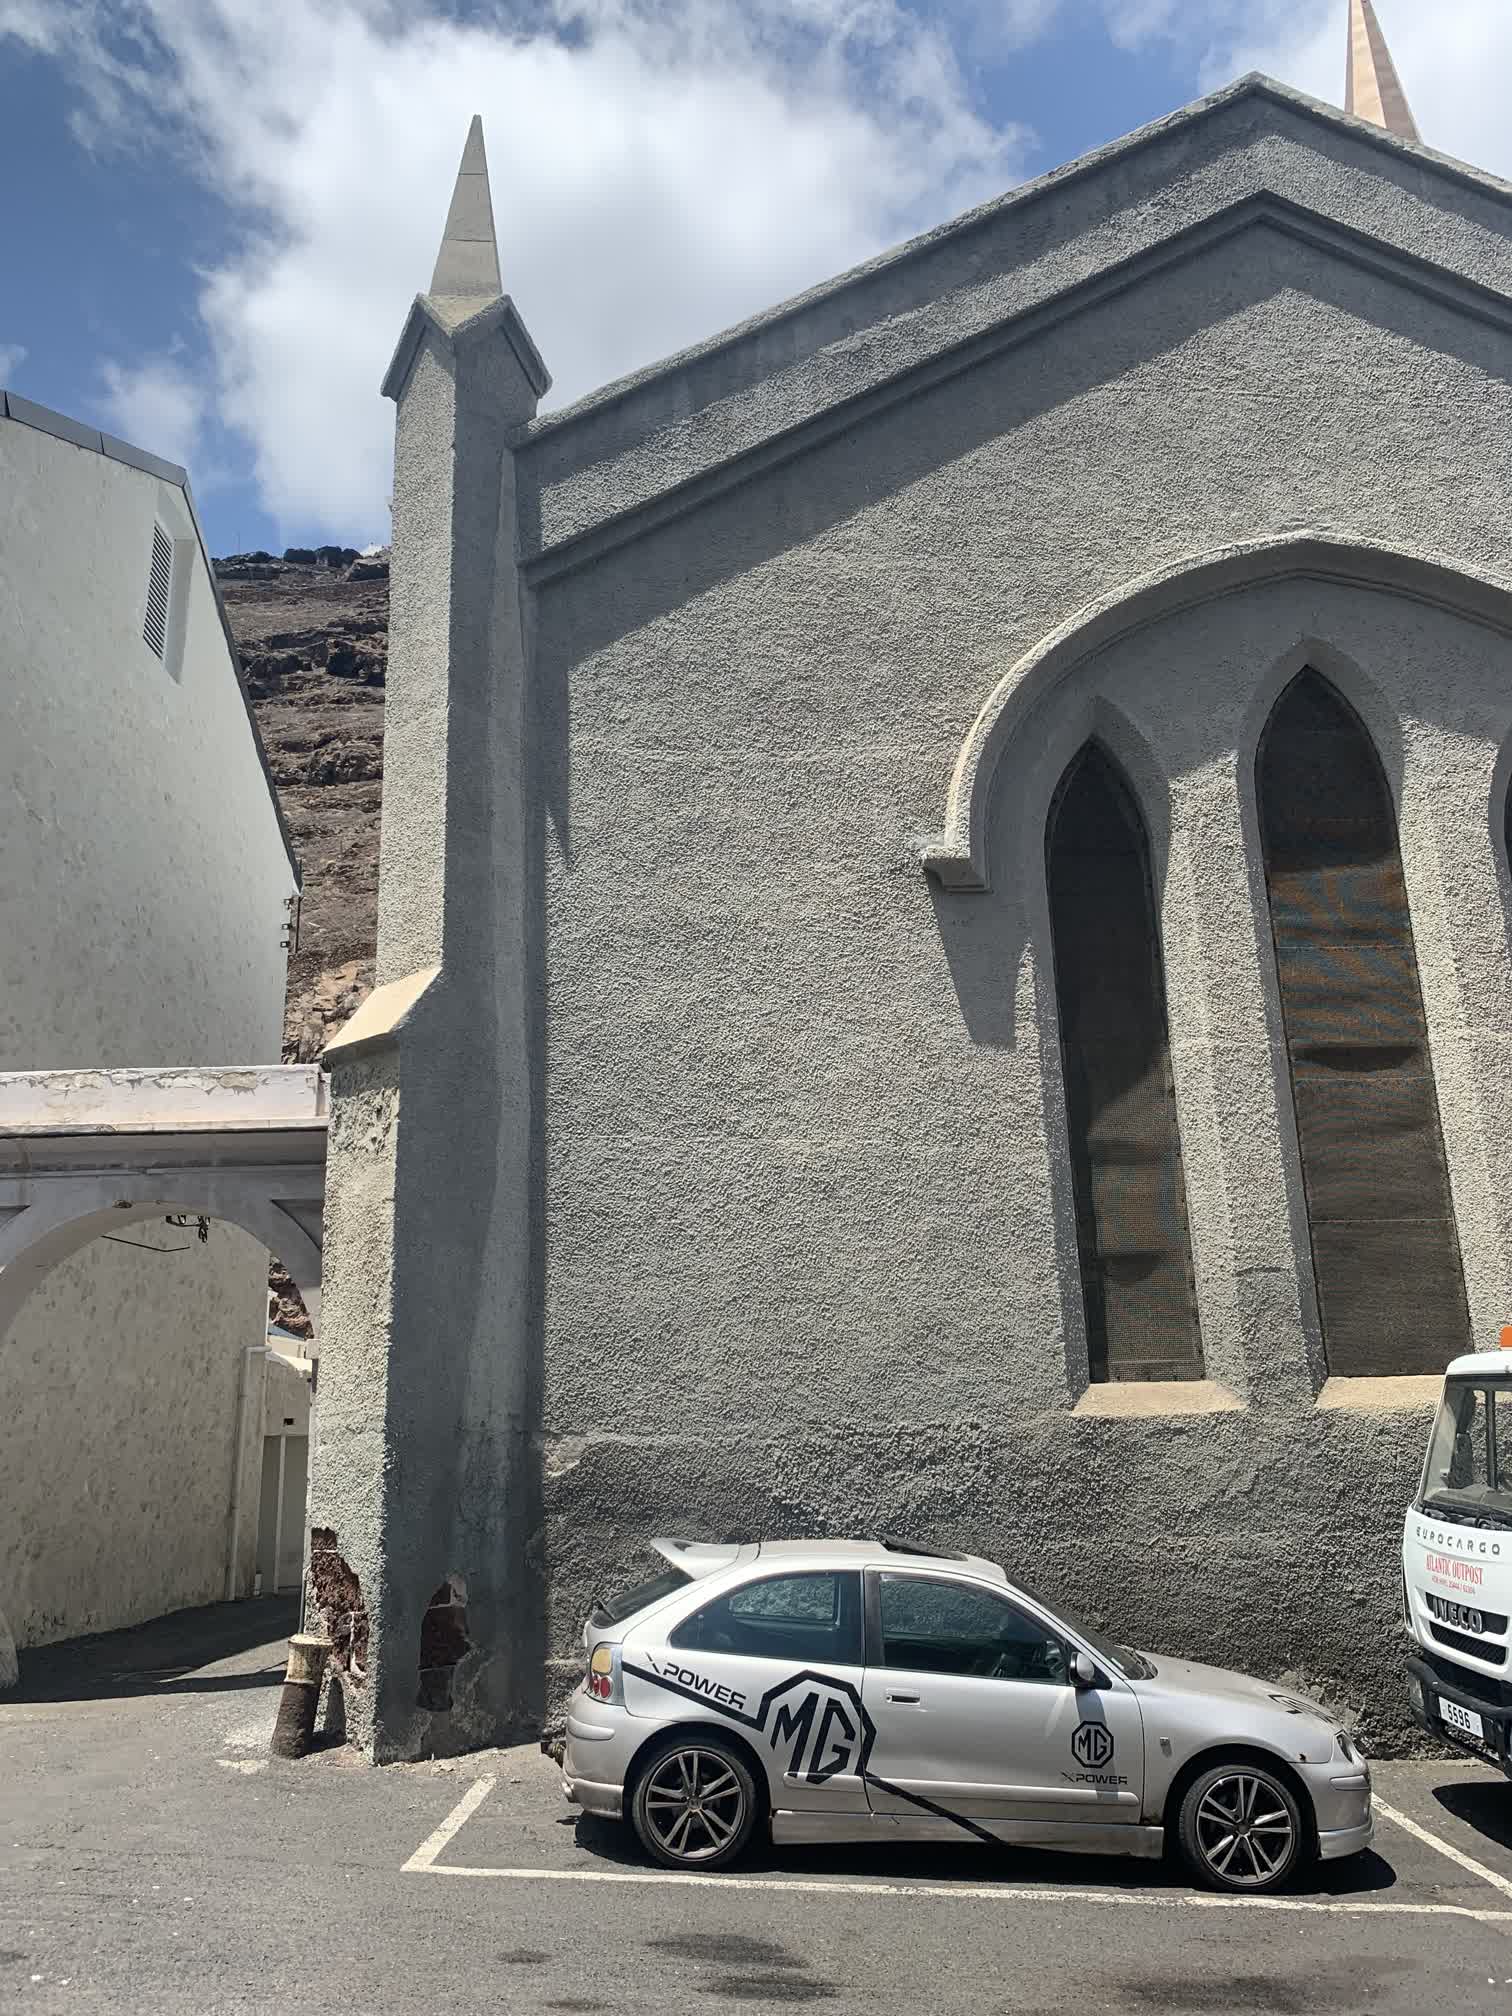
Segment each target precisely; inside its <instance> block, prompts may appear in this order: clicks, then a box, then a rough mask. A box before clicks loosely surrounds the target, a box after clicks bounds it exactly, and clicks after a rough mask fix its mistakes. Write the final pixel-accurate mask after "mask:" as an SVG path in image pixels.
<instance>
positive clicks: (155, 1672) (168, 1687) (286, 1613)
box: [0, 1594, 299, 1706]
mask: <svg viewBox="0 0 1512 2016" xmlns="http://www.w3.org/2000/svg"><path fill="white" fill-rule="evenodd" d="M298 1624H299V1597H298V1595H297V1594H294V1595H289V1596H254V1597H249V1598H248V1599H247V1601H245V1602H243V1603H208V1604H205V1605H204V1606H203V1607H202V1608H200V1609H197V1610H177V1611H175V1612H174V1614H173V1615H172V1616H171V1617H156V1618H154V1619H153V1620H152V1622H151V1623H150V1624H134V1625H132V1626H131V1627H130V1628H129V1629H127V1630H125V1631H102V1632H99V1633H97V1634H96V1635H95V1636H94V1637H91V1638H68V1639H64V1640H63V1641H62V1642H61V1643H60V1644H57V1645H37V1646H34V1647H32V1648H31V1649H30V1650H27V1651H24V1652H22V1653H21V1654H20V1655H19V1660H18V1663H19V1665H20V1669H21V1673H20V1684H19V1685H18V1686H16V1687H14V1688H12V1689H11V1690H10V1691H9V1692H8V1693H6V1694H3V1695H0V1706H3V1705H4V1704H5V1703H7V1702H12V1701H16V1702H28V1701H30V1702H38V1701H109V1700H124V1699H127V1698H129V1697H131V1696H133V1695H140V1694H158V1695H164V1694H167V1695H191V1694H222V1693H233V1692H236V1691H238V1690H240V1689H243V1688H248V1687H266V1686H268V1685H270V1684H271V1682H272V1681H273V1680H276V1679H281V1678H282V1675H283V1671H284V1664H285V1659H284V1652H283V1648H282V1646H281V1645H280V1646H278V1647H277V1652H276V1659H275V1663H270V1664H264V1665H261V1666H259V1667H258V1669H257V1670H256V1671H254V1672H250V1673H248V1672H243V1673H206V1672H204V1671H203V1670H202V1669H203V1668H205V1667H207V1666H214V1665H217V1664H219V1663H220V1662H221V1661H222V1660H225V1659H234V1658H235V1657H237V1655H238V1654H240V1653H243V1652H251V1651H254V1650H256V1649H257V1648H258V1647H259V1646H264V1645H266V1646H269V1647H270V1648H272V1647H273V1646H274V1645H275V1644H276V1642H277V1641H278V1640H280V1639H284V1638H287V1637H288V1636H289V1635H290V1633H291V1632H293V1631H294V1630H296V1629H297V1628H298Z"/></svg>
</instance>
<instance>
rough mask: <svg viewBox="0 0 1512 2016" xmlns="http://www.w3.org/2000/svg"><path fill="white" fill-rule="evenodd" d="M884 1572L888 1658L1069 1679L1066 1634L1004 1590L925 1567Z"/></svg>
mask: <svg viewBox="0 0 1512 2016" xmlns="http://www.w3.org/2000/svg"><path fill="white" fill-rule="evenodd" d="M880 1579H881V1584H882V1587H881V1592H880V1594H881V1612H882V1664H883V1665H884V1666H893V1667H900V1668H903V1669H905V1670H906V1671H908V1672H910V1673H952V1674H959V1675H963V1676H967V1677H970V1678H974V1679H979V1680H1042V1681H1045V1682H1047V1683H1048V1684H1049V1685H1051V1686H1059V1687H1063V1686H1065V1685H1067V1684H1068V1677H1067V1664H1066V1649H1065V1646H1064V1645H1063V1644H1062V1643H1061V1640H1060V1639H1059V1638H1058V1637H1057V1636H1056V1635H1055V1633H1054V1632H1052V1631H1049V1630H1047V1629H1046V1627H1045V1626H1044V1625H1043V1624H1040V1623H1038V1622H1036V1620H1035V1619H1034V1618H1033V1617H1030V1616H1027V1615H1026V1614H1025V1613H1024V1612H1023V1611H1022V1610H1020V1609H1018V1608H1017V1606H1016V1605H1015V1604H1012V1603H1010V1602H1009V1601H1008V1600H1007V1598H1006V1597H1003V1596H995V1595H994V1594H993V1593H992V1591H991V1590H989V1589H973V1588H969V1587H967V1586H966V1585H964V1584H962V1583H950V1582H934V1581H930V1580H928V1579H927V1578H926V1577H924V1576H922V1575H883V1576H882V1577H881V1578H880Z"/></svg>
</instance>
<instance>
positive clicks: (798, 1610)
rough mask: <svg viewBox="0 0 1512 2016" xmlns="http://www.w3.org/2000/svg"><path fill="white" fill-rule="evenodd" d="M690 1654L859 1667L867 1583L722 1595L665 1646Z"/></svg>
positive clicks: (766, 1585) (794, 1583)
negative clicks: (726, 1654) (727, 1654)
mask: <svg viewBox="0 0 1512 2016" xmlns="http://www.w3.org/2000/svg"><path fill="white" fill-rule="evenodd" d="M667 1642H668V1644H669V1645H672V1646H675V1647H676V1648H677V1649H678V1650H679V1651H684V1652H733V1653H735V1654H736V1655H737V1656H738V1657H741V1658H745V1659H782V1660H785V1661H788V1662H790V1663H792V1664H794V1665H800V1666H808V1665H812V1664H814V1663H815V1662H816V1661H817V1662H818V1663H819V1664H821V1665H826V1666H859V1665H860V1664H861V1663H862V1658H861V1577H860V1575H859V1574H858V1573H854V1572H852V1571H850V1570H845V1571H843V1572H841V1573H839V1574H812V1575H773V1576H769V1577H767V1578H766V1580H764V1581H761V1582H747V1583H745V1584H743V1586H742V1587H741V1588H739V1589H732V1590H731V1591H730V1592H729V1594H728V1595H726V1596H716V1597H715V1598H714V1600H713V1602H712V1603H705V1605H704V1606H703V1608H702V1609H701V1610H695V1611H694V1612H693V1615H692V1616H691V1617H685V1618H684V1619H683V1621H682V1623H681V1624H679V1625H678V1627H677V1629H676V1630H675V1631H674V1632H673V1633H672V1635H671V1637H670V1638H669V1639H668V1640H667Z"/></svg>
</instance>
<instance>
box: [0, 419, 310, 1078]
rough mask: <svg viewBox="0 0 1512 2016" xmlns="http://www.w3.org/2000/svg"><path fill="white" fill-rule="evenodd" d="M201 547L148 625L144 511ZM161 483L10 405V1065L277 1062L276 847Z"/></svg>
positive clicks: (239, 712)
mask: <svg viewBox="0 0 1512 2016" xmlns="http://www.w3.org/2000/svg"><path fill="white" fill-rule="evenodd" d="M155 517H162V518H163V520H164V523H165V526H166V527H167V529H168V530H169V531H170V532H171V533H173V534H174V535H175V536H176V537H178V536H180V535H182V534H183V533H184V532H186V531H187V532H188V533H189V534H190V538H189V539H188V540H181V543H180V544H179V547H178V551H179V553H180V554H181V555H182V556H184V557H186V558H187V559H188V560H189V562H190V563H191V565H192V573H191V575H190V579H189V587H188V598H187V610H186V623H185V636H184V653H183V665H182V671H181V675H180V676H179V677H178V678H175V677H173V676H172V674H171V673H170V672H169V670H168V669H167V667H166V666H165V665H164V664H163V663H162V662H161V661H160V660H158V659H157V658H156V657H154V656H153V654H152V652H151V651H150V650H149V648H148V646H147V645H146V643H145V642H144V641H143V638H142V616H143V611H144V609H145V606H146V594H147V574H148V563H149V561H150V559H151V553H152V527H153V521H154V518H155ZM192 532H193V527H192V521H191V520H190V518H189V515H188V512H187V509H186V507H185V505H184V500H183V495H182V493H181V492H180V491H178V490H176V489H174V488H173V487H172V486H171V485H169V484H166V483H161V482H159V481H158V480H157V479H156V478H155V477H152V476H148V475H145V474H144V473H142V472H141V471H140V470H136V469H131V468H128V467H127V466H126V465H125V464H123V463H119V462H114V461H111V460H109V459H108V458H107V457H105V456H103V455H98V454H94V453H92V452H90V451H89V450H88V449H83V448H75V447H73V446H72V445H71V444H70V443H68V442H65V441H59V440H56V439H55V438H54V437H52V436H51V435H48V434H44V433H42V432H40V431H39V430H38V429H36V428H34V427H28V426H23V425H22V424H20V423H19V422H17V421H14V420H0V671H3V678H0V844H3V849H4V861H5V873H4V876H3V877H0V1070H5V1071H21V1070H54V1069H59V1068H67V1067H69V1066H84V1065H94V1064H105V1065H111V1064H195V1063H216V1064H254V1063H276V1062H277V1060H278V1054H279V1043H280V1032H281V1025H282V1016H283V994H284V964H285V962H284V956H283V953H282V952H281V951H280V949H279V939H280V936H281V933H282V929H283V923H284V912H283V902H284V899H285V898H286V897H287V896H288V895H290V894H291V893H292V891H293V887H294V879H293V875H292V872H291V870H290V868H289V865H288V862H287V860H286V858H285V855H284V849H283V844H282V841H281V839H280V837H279V833H278V827H277V823H276V820H275V816H274V812H273V806H272V801H271V799H270V797H269V794H268V787H267V784H266V782H265V781H264V777H263V773H262V768H261V765H260V764H259V762H258V760H257V755H256V751H255V748H254V746H253V740H252V730H251V727H250V725H249V723H248V720H247V715H246V710H245V707H244V705H243V702H242V699H241V696H240V694H239V692H238V690H237V685H236V680H235V678H234V676H233V673H232V669H231V665H230V662H229V656H228V652H227V647H226V643H225V640H224V637H223V634H222V631H221V627H220V620H219V617H218V614H217V611H216V607H215V598H214V593H213V590H212V587H211V583H210V578H209V573H208V569H207V567H206V563H205V560H204V557H203V556H202V555H201V554H200V553H199V552H198V550H197V547H196V545H195V544H194V543H193V540H192Z"/></svg>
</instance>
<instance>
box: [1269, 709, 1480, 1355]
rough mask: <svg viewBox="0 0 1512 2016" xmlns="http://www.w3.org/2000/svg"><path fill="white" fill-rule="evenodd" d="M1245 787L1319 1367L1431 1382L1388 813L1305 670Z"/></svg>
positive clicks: (1444, 1278) (1378, 785)
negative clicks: (1249, 789) (1258, 865)
mask: <svg viewBox="0 0 1512 2016" xmlns="http://www.w3.org/2000/svg"><path fill="white" fill-rule="evenodd" d="M1256 786H1257V792H1258V797H1259V805H1260V831H1261V836H1262V841H1263V845H1264V852H1265V880H1266V889H1267V892H1268V895H1269V898H1270V915H1271V931H1272V935H1273V937H1274V940H1275V947H1276V972H1277V977H1278V979H1279V981H1280V989H1281V1010H1282V1017H1283V1020H1284V1022H1285V1027H1286V1055H1287V1064H1288V1067H1289V1069H1290V1072H1291V1083H1292V1098H1293V1104H1294V1106H1295V1108H1296V1115H1297V1142H1298V1147H1299V1150H1300V1153H1301V1161H1302V1181H1303V1187H1304V1191H1305V1194H1306V1200H1307V1222H1308V1231H1309V1235H1310V1237H1311V1241H1312V1259H1313V1272H1314V1275H1315V1277H1316V1280H1317V1288H1318V1314H1319V1318H1320V1321H1321V1323H1322V1328H1323V1344H1324V1349H1325V1351H1326V1354H1327V1359H1328V1368H1329V1370H1330V1371H1331V1372H1333V1373H1336V1374H1338V1375H1340V1376H1349V1375H1356V1376H1358V1375H1361V1374H1371V1373H1375V1374H1388V1373H1404V1372H1436V1371H1438V1370H1440V1369H1441V1368H1442V1366H1443V1364H1444V1361H1445V1359H1447V1358H1452V1357H1454V1356H1455V1355H1456V1353H1458V1352H1461V1351H1464V1350H1466V1349H1468V1346H1469V1335H1470V1319H1469V1312H1468V1310H1467V1307H1466V1303H1465V1283H1464V1275H1463V1272H1462V1269H1461V1266H1460V1252H1459V1239H1458V1236H1457V1234H1456V1231H1455V1225H1454V1211H1453V1206H1452V1204H1451V1202H1450V1196H1449V1177H1448V1170H1447V1168H1446V1165H1445V1162H1444V1143H1443V1137H1442V1134H1441V1133H1440V1129H1439V1113H1438V1100H1437V1097H1436V1094H1435V1091H1434V1084H1433V1068H1432V1064H1431V1063H1430V1060H1429V1055H1428V1031H1427V1026H1426V1023H1425V1021H1424V1018H1423V1000H1422V994H1421V991H1420V989H1419V985H1418V967H1417V953H1416V949H1415V947H1414V944H1413V937H1412V920H1411V917H1410V916H1409V914H1408V910H1407V891H1406V885H1405V883H1404V881H1403V878H1402V858H1401V853H1400V851H1399V849H1398V846H1397V829H1396V814H1395V811H1394V809H1393V806H1392V802H1391V793H1390V791H1389V789H1388V788H1387V784H1386V778H1385V774H1384V773H1383V771H1382V769H1381V765H1380V762H1379V760H1378V758H1377V756H1376V752H1375V748H1374V746H1373V744H1372V743H1371V740H1370V737H1369V736H1368V735H1367V734H1366V732H1365V726H1364V723H1363V722H1362V721H1361V720H1360V718H1359V716H1358V715H1357V714H1356V713H1355V712H1354V710H1353V709H1352V708H1351V707H1350V706H1348V705H1347V703H1346V702H1345V701H1344V700H1343V698H1342V697H1341V696H1340V695H1339V694H1338V693H1337V692H1336V691H1335V690H1334V688H1333V687H1332V686H1330V685H1329V683H1328V681H1327V680H1326V679H1324V678H1322V677H1321V676H1320V675H1319V674H1318V673H1316V672H1314V671H1311V670H1309V671H1305V672H1303V673H1301V674H1300V675H1299V677H1297V678H1296V679H1294V680H1293V681H1292V683H1291V685H1290V686H1288V687H1287V689H1286V691H1285V692H1284V693H1283V694H1282V695H1281V698H1280V699H1279V700H1278V701H1277V702H1276V706H1275V709H1274V711H1273V712H1272V714H1271V718H1270V721H1269V723H1268V724H1267V727H1266V731H1265V734H1264V737H1263V738H1262V741H1261V745H1260V755H1259V763H1258V769H1257V774H1256Z"/></svg>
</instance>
